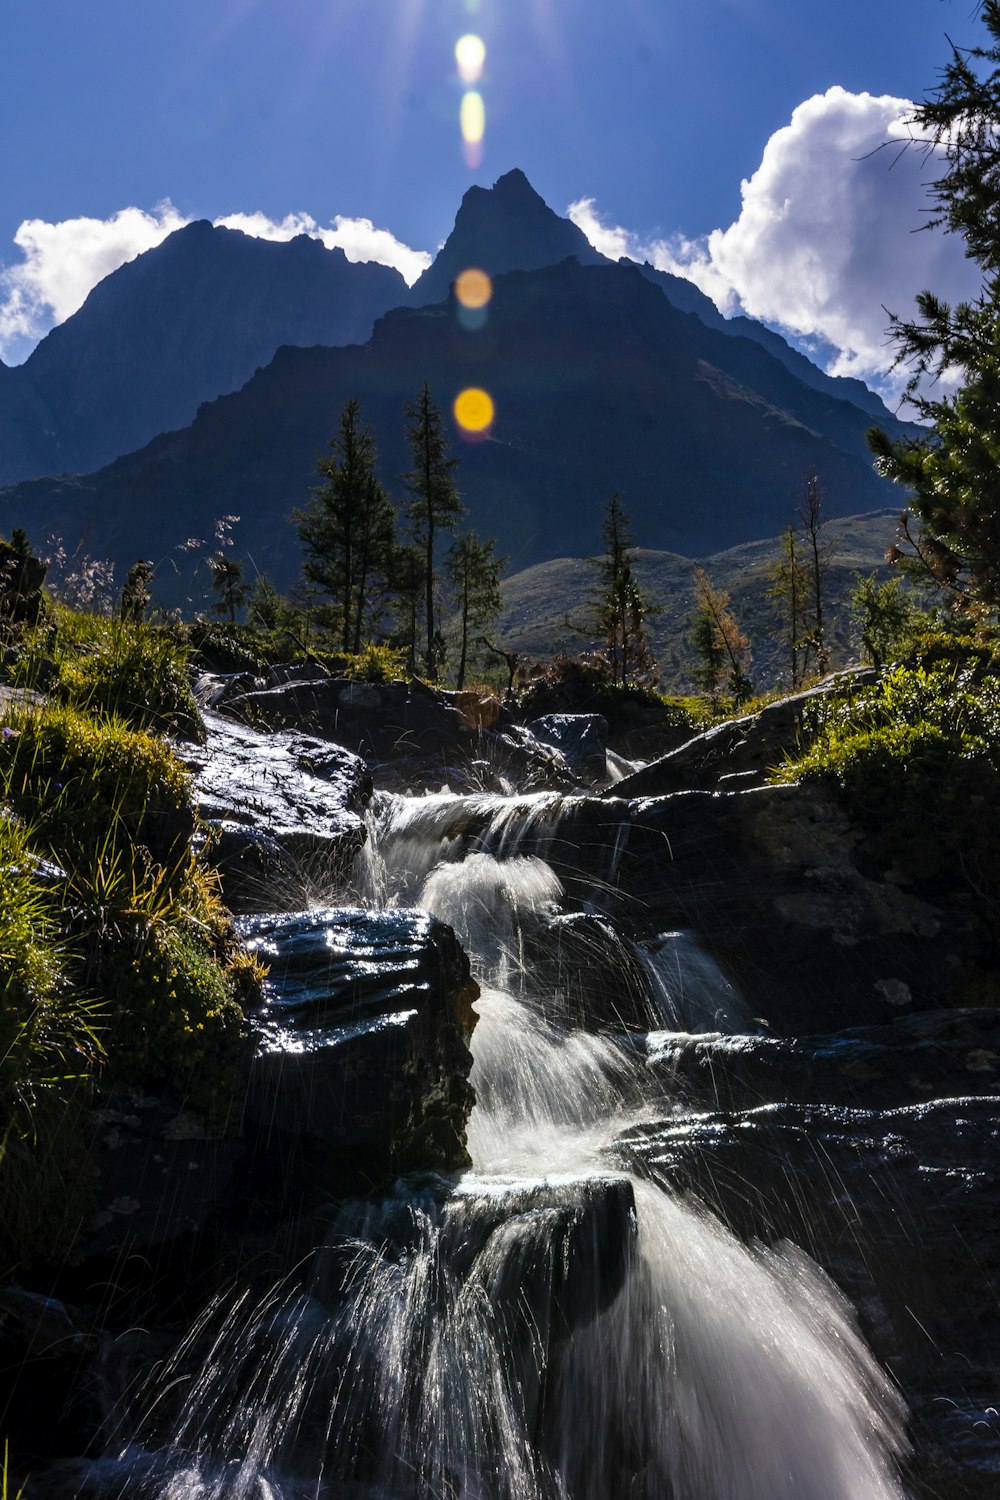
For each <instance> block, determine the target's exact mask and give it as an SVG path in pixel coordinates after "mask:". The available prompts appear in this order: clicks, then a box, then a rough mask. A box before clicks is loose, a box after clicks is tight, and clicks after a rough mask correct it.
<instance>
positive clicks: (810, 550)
mask: <svg viewBox="0 0 1000 1500" xmlns="http://www.w3.org/2000/svg"><path fill="white" fill-rule="evenodd" d="M802 490H803V494H802V504H801V506H800V507H799V520H800V522H801V527H800V529H801V534H802V546H803V551H804V552H805V572H806V578H807V580H808V588H807V596H808V600H809V605H808V610H809V614H810V615H811V616H812V624H811V628H810V631H809V634H808V636H807V637H806V638H805V644H806V646H807V648H808V650H811V651H814V652H815V654H816V667H817V670H818V671H819V672H820V673H821V674H823V673H826V672H828V671H829V670H830V653H829V651H828V649H827V645H826V635H825V633H824V627H823V603H824V596H825V594H826V583H827V578H828V577H829V573H830V558H831V548H830V546H829V544H828V543H827V542H826V541H825V540H824V538H823V527H824V526H825V525H826V522H825V520H824V518H823V489H822V486H821V485H820V482H819V475H818V474H817V473H816V470H815V469H810V470H809V472H808V474H807V475H806V477H805V479H804V480H803V483H802ZM802 665H803V675H805V661H803V664H802Z"/></svg>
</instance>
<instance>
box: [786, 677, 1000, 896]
mask: <svg viewBox="0 0 1000 1500" xmlns="http://www.w3.org/2000/svg"><path fill="white" fill-rule="evenodd" d="M806 733H807V734H810V735H811V743H810V744H809V745H808V748H807V749H805V750H804V751H803V752H802V754H800V755H799V756H797V757H795V758H794V759H791V760H789V761H788V762H787V764H786V765H784V766H783V767H781V768H780V769H779V770H778V771H777V772H776V776H775V779H776V780H779V781H796V780H825V781H829V782H832V783H833V784H835V785H837V786H838V787H839V788H840V789H841V792H842V794H843V796H844V798H845V799H846V801H847V804H848V806H849V807H850V809H851V811H852V813H853V814H854V816H855V818H856V821H857V822H858V824H859V826H860V827H861V828H863V829H864V830H865V832H866V834H867V836H868V839H869V842H870V845H871V847H872V849H873V851H874V852H875V853H876V855H877V856H878V857H879V858H880V859H882V860H883V861H888V862H890V863H895V864H896V865H897V866H898V868H899V870H900V871H901V873H902V874H904V875H905V876H906V877H907V878H909V879H911V880H942V879H947V880H949V881H951V882H954V881H955V880H956V879H957V880H959V881H964V882H965V883H967V884H968V885H969V886H971V888H972V889H973V890H974V891H976V892H977V894H979V895H981V896H983V897H985V898H986V901H987V903H989V904H991V905H992V904H993V903H995V901H996V899H997V896H998V895H1000V679H998V678H997V677H996V676H993V675H986V676H982V677H981V679H980V680H978V681H977V673H976V668H975V667H974V666H972V665H969V666H966V667H964V668H962V669H961V670H959V671H955V670H954V669H953V668H949V667H945V666H936V667H931V668H928V667H898V668H896V669H895V670H894V671H892V672H890V673H889V674H888V675H886V676H885V677H883V678H882V679H881V680H880V681H879V682H877V683H875V684H874V685H872V686H871V687H869V688H866V689H862V690H861V691H859V692H856V693H855V694H854V696H853V697H851V698H849V699H846V698H845V699H836V700H833V701H827V702H822V701H821V702H820V703H819V704H818V705H817V707H816V708H815V709H814V710H813V717H812V720H811V723H809V724H808V725H807V728H806Z"/></svg>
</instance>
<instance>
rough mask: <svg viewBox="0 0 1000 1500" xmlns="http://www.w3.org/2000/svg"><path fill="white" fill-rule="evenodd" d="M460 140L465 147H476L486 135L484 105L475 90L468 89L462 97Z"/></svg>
mask: <svg viewBox="0 0 1000 1500" xmlns="http://www.w3.org/2000/svg"><path fill="white" fill-rule="evenodd" d="M458 118H459V123H460V124H461V127H462V139H463V141H464V142H465V144H466V145H467V146H478V145H479V144H480V142H481V141H482V139H483V136H484V135H485V133H486V105H485V104H484V103H483V96H482V94H480V93H479V92H478V90H476V89H468V90H466V92H465V93H464V94H463V95H462V108H461V110H460V111H459V117H458Z"/></svg>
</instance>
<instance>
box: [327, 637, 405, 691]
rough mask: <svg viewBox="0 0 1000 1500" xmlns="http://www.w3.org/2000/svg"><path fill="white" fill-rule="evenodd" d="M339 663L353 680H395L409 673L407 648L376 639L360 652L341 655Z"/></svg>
mask: <svg viewBox="0 0 1000 1500" xmlns="http://www.w3.org/2000/svg"><path fill="white" fill-rule="evenodd" d="M337 665H338V666H339V669H340V671H341V673H342V674H343V676H344V677H347V678H349V679H350V680H351V681H352V682H394V681H395V680H396V679H397V678H399V677H405V676H406V675H407V672H406V652H405V650H402V649H397V648H395V647H393V646H381V645H378V644H376V642H375V641H369V642H368V644H367V645H366V646H362V648H361V650H360V651H358V652H354V653H344V654H342V655H340V656H339V657H338V658H337Z"/></svg>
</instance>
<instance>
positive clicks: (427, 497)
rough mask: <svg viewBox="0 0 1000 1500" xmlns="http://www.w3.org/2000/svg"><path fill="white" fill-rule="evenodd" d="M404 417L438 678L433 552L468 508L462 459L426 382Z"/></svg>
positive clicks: (413, 518) (431, 669)
mask: <svg viewBox="0 0 1000 1500" xmlns="http://www.w3.org/2000/svg"><path fill="white" fill-rule="evenodd" d="M406 415H407V417H409V419H410V423H411V425H410V426H409V427H408V428H407V433H406V436H407V439H408V441H409V444H410V452H411V454H412V457H413V468H412V469H411V470H409V472H408V473H406V474H405V475H404V476H403V482H404V484H405V485H406V488H407V490H408V491H409V495H410V500H409V504H408V506H407V512H406V514H407V521H408V523H409V526H410V530H411V534H412V536H413V540H414V543H415V544H416V546H418V547H419V548H420V552H421V556H422V575H423V576H422V589H423V600H424V625H425V630H426V636H425V644H424V670H425V672H426V675H427V677H428V679H429V680H430V681H431V682H436V681H437V675H438V664H439V661H440V657H441V649H442V648H441V641H440V636H439V632H438V628H437V618H436V608H435V591H436V586H437V574H436V571H435V563H436V556H435V553H436V547H437V542H438V538H439V535H440V533H441V532H442V531H453V530H454V528H455V524H456V522H457V521H458V519H459V517H460V516H461V515H462V514H463V512H464V509H465V507H464V506H463V505H462V502H461V500H460V498H459V494H458V490H457V488H456V486H455V481H454V479H453V478H452V472H453V470H454V469H455V467H456V465H457V464H458V459H457V458H451V457H449V455H448V451H447V443H446V441H445V433H444V418H443V416H442V413H441V409H440V407H438V406H435V404H434V402H433V401H432V400H431V393H430V389H429V387H428V385H427V382H426V380H425V381H424V385H423V389H422V390H421V393H420V396H419V398H418V400H417V401H415V402H414V403H413V404H412V405H410V406H407V408H406Z"/></svg>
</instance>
